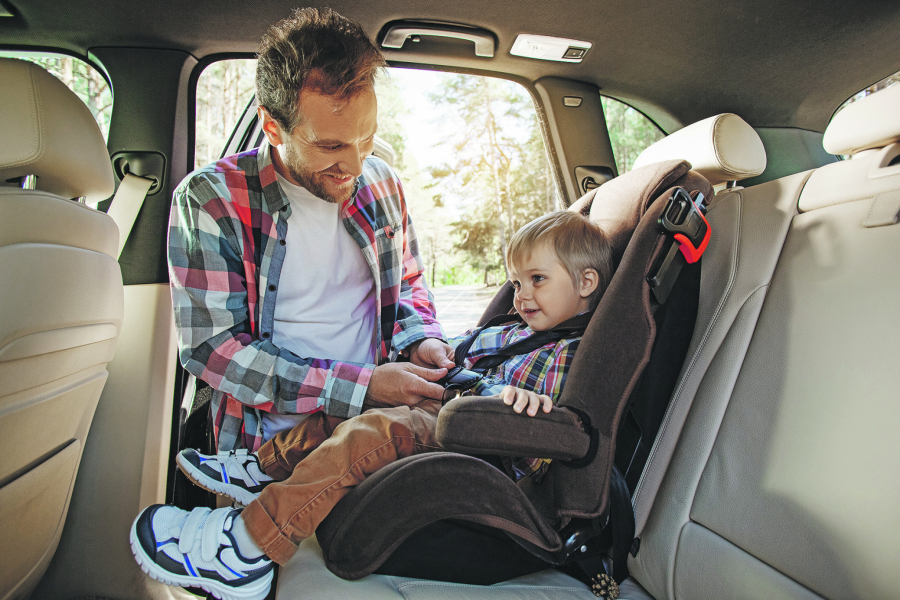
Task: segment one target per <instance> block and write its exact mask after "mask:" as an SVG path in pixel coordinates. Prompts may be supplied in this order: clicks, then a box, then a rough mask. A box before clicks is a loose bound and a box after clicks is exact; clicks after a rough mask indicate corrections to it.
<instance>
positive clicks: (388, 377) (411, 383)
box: [365, 363, 447, 407]
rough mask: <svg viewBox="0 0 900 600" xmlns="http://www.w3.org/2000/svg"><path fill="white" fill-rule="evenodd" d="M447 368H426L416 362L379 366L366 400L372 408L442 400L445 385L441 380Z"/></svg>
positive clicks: (376, 368) (370, 384)
mask: <svg viewBox="0 0 900 600" xmlns="http://www.w3.org/2000/svg"><path fill="white" fill-rule="evenodd" d="M446 374H447V369H426V368H424V367H420V366H418V365H414V364H412V363H387V364H384V365H380V366H377V367H375V370H374V371H372V378H371V379H370V380H369V388H368V390H366V400H365V403H366V404H367V405H368V406H372V407H386V406H401V405H404V404H405V405H406V406H414V405H416V404H418V403H419V402H422V401H423V400H429V399H431V400H440V399H441V398H442V397H443V395H444V388H443V387H442V386H439V385H438V384H436V383H431V382H433V381H438V380H440V379H441V378H442V377H443V376H444V375H446Z"/></svg>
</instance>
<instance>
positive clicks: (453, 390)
mask: <svg viewBox="0 0 900 600" xmlns="http://www.w3.org/2000/svg"><path fill="white" fill-rule="evenodd" d="M483 377H484V374H483V373H476V372H475V371H470V370H468V369H466V368H465V367H462V366H457V367H453V368H452V369H450V372H449V373H447V374H446V375H445V376H444V377H443V378H442V379H441V380H440V381H438V382H437V384H438V385H440V386H443V387H444V399H443V401H444V402H447V401H448V400H453V399H454V398H456V397H457V396H459V395H460V394H461V393H463V392H465V391H467V390H470V389H472V388H473V387H475V384H476V383H478V382H479V381H481V380H482V378H483Z"/></svg>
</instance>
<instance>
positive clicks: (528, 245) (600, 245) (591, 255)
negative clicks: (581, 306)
mask: <svg viewBox="0 0 900 600" xmlns="http://www.w3.org/2000/svg"><path fill="white" fill-rule="evenodd" d="M541 244H547V245H548V247H550V248H551V249H552V250H553V251H554V252H555V253H556V257H557V259H559V262H560V263H561V264H562V266H563V267H564V268H565V269H566V271H568V272H569V275H570V276H571V277H572V282H573V283H574V284H575V286H576V287H577V286H578V285H579V282H580V281H581V275H582V274H583V273H584V270H585V269H594V270H595V271H597V276H598V282H597V289H595V290H594V292H593V293H592V294H591V295H590V296H589V297H588V302H589V305H590V307H591V309H592V310H593V309H594V308H596V307H597V304H598V303H599V302H600V297H601V296H603V292H604V291H605V290H606V287H607V286H608V285H609V282H610V280H611V279H612V248H611V247H610V244H609V238H608V237H607V236H606V234H604V233H603V230H601V229H600V226H599V225H597V224H596V223H594V222H592V221H591V220H590V219H588V218H587V217H585V216H583V215H581V214H579V213H576V212H571V211H568V210H559V211H556V212H552V213H548V214H546V215H544V216H542V217H538V218H537V219H535V220H534V221H532V222H531V223H529V224H527V225H525V226H524V227H522V228H521V229H519V230H518V231H517V232H516V233H515V234H514V235H513V236H512V239H511V240H510V241H509V246H507V248H506V264H507V265H509V267H510V268H512V267H513V265H516V264H518V263H519V262H521V261H522V260H527V258H528V256H529V255H530V254H531V252H532V251H533V250H534V249H535V248H537V247H539V246H540V245H541Z"/></svg>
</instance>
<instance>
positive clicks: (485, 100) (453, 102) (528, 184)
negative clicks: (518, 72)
mask: <svg viewBox="0 0 900 600" xmlns="http://www.w3.org/2000/svg"><path fill="white" fill-rule="evenodd" d="M430 98H431V101H432V102H434V103H435V104H439V105H442V106H444V107H445V108H446V113H445V114H446V117H447V118H448V119H452V120H454V122H456V123H458V127H456V131H457V135H456V136H455V138H454V139H451V140H448V143H451V144H453V149H454V155H455V156H456V157H457V158H456V161H455V164H452V165H442V166H441V167H438V168H432V169H431V170H430V173H431V175H432V177H433V178H434V180H435V181H436V182H440V183H441V184H442V185H443V187H444V188H445V189H446V190H447V192H448V193H449V194H450V195H453V196H455V197H456V198H457V199H458V201H459V204H460V205H461V207H462V218H460V219H458V220H457V221H454V222H453V223H452V224H451V228H452V231H453V232H454V234H455V237H456V240H457V241H456V244H455V249H456V250H457V251H459V252H461V253H462V254H463V256H464V257H465V259H466V262H467V263H468V264H469V265H470V266H472V267H474V268H477V269H479V270H482V271H483V273H484V282H485V283H489V282H490V281H491V280H492V279H493V277H494V274H497V275H500V276H501V277H502V278H503V279H505V278H506V276H507V274H506V262H505V260H504V257H505V254H506V245H507V243H508V240H509V237H510V236H511V235H512V233H513V232H515V231H516V230H517V229H518V228H519V227H521V226H522V225H523V224H525V223H526V222H528V221H530V220H532V219H533V218H535V217H536V216H538V215H540V214H542V213H543V212H546V210H547V208H548V207H550V206H552V207H553V208H555V207H556V200H555V198H556V196H557V194H556V191H555V182H554V181H553V178H552V177H551V176H550V175H551V174H550V172H549V168H548V167H547V159H546V155H545V154H544V149H543V142H542V139H541V136H540V131H539V129H538V124H537V120H536V118H534V117H523V115H529V114H533V113H534V110H533V105H532V104H531V100H530V99H529V98H528V97H527V96H526V95H525V94H524V93H523V92H522V91H521V90H520V89H519V86H516V85H515V84H511V83H508V82H505V81H502V80H498V79H489V78H483V77H475V76H471V75H448V76H445V78H444V80H443V85H442V87H441V88H440V89H439V90H437V91H435V92H434V93H432V94H431V95H430Z"/></svg>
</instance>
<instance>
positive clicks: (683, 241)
mask: <svg viewBox="0 0 900 600" xmlns="http://www.w3.org/2000/svg"><path fill="white" fill-rule="evenodd" d="M703 200H704V198H703V194H702V193H701V192H697V197H696V198H693V199H692V198H691V195H690V194H689V193H688V192H687V190H685V189H684V188H681V187H678V188H675V190H674V191H673V192H672V195H671V196H669V203H668V204H667V205H666V208H665V210H663V212H662V214H661V215H660V217H659V228H660V230H662V231H664V232H666V233H669V234H672V236H673V237H674V238H675V240H676V241H677V242H678V245H679V249H680V250H681V253H682V254H683V255H684V259H685V260H686V261H687V262H688V264H693V263H695V262H697V261H698V260H700V257H701V256H703V253H704V252H705V251H706V246H707V245H709V238H710V235H711V234H712V228H711V227H710V226H709V221H707V220H706V216H705V215H704V214H703V210H701V209H700V206H703Z"/></svg>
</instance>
